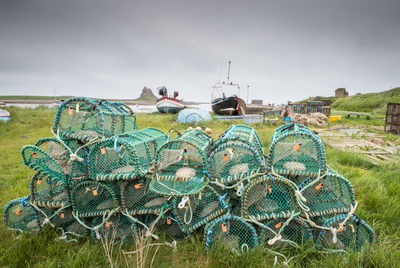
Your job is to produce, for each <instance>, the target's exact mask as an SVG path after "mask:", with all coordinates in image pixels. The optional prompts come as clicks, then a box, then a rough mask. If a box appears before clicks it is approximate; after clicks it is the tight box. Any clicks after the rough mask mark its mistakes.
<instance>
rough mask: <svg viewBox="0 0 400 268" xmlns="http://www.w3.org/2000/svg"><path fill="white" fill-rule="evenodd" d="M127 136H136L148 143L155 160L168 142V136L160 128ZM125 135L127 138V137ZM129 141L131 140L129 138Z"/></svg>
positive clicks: (139, 131) (149, 128)
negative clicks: (158, 151) (159, 150)
mask: <svg viewBox="0 0 400 268" xmlns="http://www.w3.org/2000/svg"><path fill="white" fill-rule="evenodd" d="M126 135H127V136H129V137H131V136H135V137H137V138H140V139H141V140H143V141H145V142H146V143H147V147H148V148H149V150H150V154H151V157H152V159H154V157H155V154H156V152H157V150H158V149H159V148H160V147H161V146H162V145H163V144H164V143H165V142H166V141H167V139H168V136H167V134H166V133H165V132H163V131H162V130H160V129H158V128H153V127H148V128H144V129H141V130H136V131H133V132H129V133H126ZM126 135H125V136H126ZM128 139H129V138H128Z"/></svg>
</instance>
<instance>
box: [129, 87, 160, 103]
mask: <svg viewBox="0 0 400 268" xmlns="http://www.w3.org/2000/svg"><path fill="white" fill-rule="evenodd" d="M134 100H135V101H156V100H157V97H156V96H155V95H154V94H153V91H152V90H151V89H150V88H147V87H144V88H143V89H142V93H141V94H140V97H139V98H137V99H134Z"/></svg>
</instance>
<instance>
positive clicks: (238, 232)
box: [204, 214, 258, 253]
mask: <svg viewBox="0 0 400 268" xmlns="http://www.w3.org/2000/svg"><path fill="white" fill-rule="evenodd" d="M204 240H205V244H206V250H208V249H210V248H211V247H212V246H213V244H219V245H221V246H223V247H225V248H227V249H230V250H232V251H234V252H237V253H239V252H247V251H248V250H250V249H252V248H255V247H257V245H258V237H257V231H256V229H255V228H254V227H253V226H252V225H251V224H250V223H248V222H246V221H244V220H243V219H242V218H240V217H237V216H232V215H229V214H228V215H223V216H221V217H219V218H217V219H214V220H213V221H211V222H210V223H209V224H207V225H206V227H205V228H204Z"/></svg>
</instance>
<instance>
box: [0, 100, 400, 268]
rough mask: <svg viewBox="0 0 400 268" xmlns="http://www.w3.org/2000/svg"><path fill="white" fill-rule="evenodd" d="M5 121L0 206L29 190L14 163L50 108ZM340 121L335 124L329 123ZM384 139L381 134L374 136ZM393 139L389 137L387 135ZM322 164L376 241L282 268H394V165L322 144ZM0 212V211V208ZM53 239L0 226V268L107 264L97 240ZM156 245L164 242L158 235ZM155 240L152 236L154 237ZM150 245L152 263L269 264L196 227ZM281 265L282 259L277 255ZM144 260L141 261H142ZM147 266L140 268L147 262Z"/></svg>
mask: <svg viewBox="0 0 400 268" xmlns="http://www.w3.org/2000/svg"><path fill="white" fill-rule="evenodd" d="M9 111H10V113H11V115H12V118H11V120H10V121H9V122H7V123H0V151H1V156H2V157H1V161H0V170H1V172H0V205H1V206H4V205H5V204H6V203H7V202H8V201H9V200H11V199H14V198H17V197H21V196H24V195H27V194H29V177H30V176H32V175H33V173H34V172H33V171H32V170H30V169H29V168H27V167H25V166H24V165H23V163H22V158H21V155H20V150H21V148H22V146H24V145H26V144H33V143H35V142H36V140H37V139H39V138H41V137H46V136H51V132H50V127H51V125H52V122H53V117H54V114H55V109H50V108H44V107H39V108H35V109H23V108H16V107H11V108H9ZM137 119H138V124H139V127H140V128H144V127H147V126H153V127H158V128H161V129H162V130H164V131H167V130H168V129H170V128H176V129H177V130H184V129H186V128H187V125H184V124H180V123H177V122H176V121H175V115H160V114H138V115H137ZM363 122H367V121H366V120H364V119H348V120H346V124H349V125H353V126H355V125H360V124H362V123H363ZM233 123H241V121H236V120H234V121H224V120H222V121H216V120H214V121H212V122H210V123H206V125H207V126H208V127H210V128H211V129H212V131H213V132H212V136H213V137H214V138H217V137H218V136H219V135H220V134H221V133H222V131H223V130H225V129H226V128H228V127H229V126H230V125H231V124H233ZM337 124H340V121H339V122H338V123H337ZM254 127H255V128H256V130H257V132H258V134H259V135H260V138H261V141H262V142H263V144H264V149H265V152H266V153H267V150H268V146H269V140H270V138H271V134H272V131H273V129H274V128H275V126H267V125H261V124H256V125H254ZM379 134H380V135H384V136H385V137H389V136H388V135H386V134H384V133H379ZM390 138H391V139H394V140H396V141H398V138H397V137H394V136H393V135H392V136H390ZM326 152H327V159H328V164H329V165H330V166H331V167H332V168H333V169H335V170H337V171H338V172H340V173H341V174H343V175H344V176H346V177H347V178H349V180H350V181H351V183H352V184H353V186H354V188H355V192H356V198H357V200H358V202H359V207H358V209H357V211H356V213H357V214H358V215H359V216H360V217H361V218H363V219H364V220H366V221H367V222H368V223H369V224H370V225H371V227H372V228H373V229H374V230H375V232H376V242H375V243H373V244H372V246H371V247H365V248H364V249H363V250H362V251H361V252H359V253H349V254H327V253H322V252H319V251H317V250H316V249H315V248H314V247H313V245H312V244H309V245H305V246H302V247H301V248H300V249H285V250H284V253H285V255H287V256H288V257H292V256H296V257H295V258H294V259H293V260H292V261H291V262H290V263H289V267H300V266H301V267H395V266H397V265H398V264H399V263H400V250H399V249H400V175H399V174H400V168H399V166H398V165H395V164H387V165H382V166H375V165H372V164H371V163H369V162H368V161H366V160H365V159H364V158H362V157H361V156H359V155H357V154H354V153H351V152H341V151H339V150H337V149H334V148H331V147H327V148H326ZM0 213H1V216H2V215H3V214H2V213H3V212H0ZM58 236H60V233H58V232H56V231H55V230H53V229H50V228H49V227H47V228H45V230H44V231H43V232H42V233H40V234H23V235H20V234H18V233H14V232H11V231H8V230H6V229H5V228H4V226H3V225H0V266H6V267H106V266H109V261H108V259H107V257H106V255H105V253H104V251H103V247H102V245H101V244H99V243H94V242H92V241H91V239H90V237H87V238H80V239H78V242H65V241H55V240H54V239H55V238H57V237H58ZM160 241H161V242H163V241H171V238H169V237H161V239H160ZM156 242H159V241H156ZM122 250H126V251H132V250H135V245H130V246H128V247H127V248H123V249H120V248H119V247H116V249H115V250H114V253H113V262H114V264H115V266H116V267H125V266H129V267H135V266H136V265H137V259H136V256H134V255H133V256H131V257H127V258H126V260H125V259H124V258H122V257H121V254H122ZM156 250H157V247H151V249H150V252H149V256H153V254H154V253H156V255H155V259H154V263H153V266H154V267H169V268H170V267H271V266H272V265H273V263H274V255H273V254H271V253H270V252H269V251H268V249H266V248H265V247H260V248H258V249H256V250H253V251H251V252H250V253H248V254H244V255H241V256H236V255H234V254H233V253H231V252H227V251H226V250H224V249H223V248H219V247H217V248H213V249H212V250H211V251H210V252H208V253H207V252H205V250H204V244H203V241H202V233H201V232H198V233H196V234H194V235H192V236H191V237H189V238H188V239H186V240H184V241H178V245H177V249H176V250H175V251H173V250H171V249H170V248H168V247H166V246H161V247H159V250H158V251H157V252H156ZM278 260H279V264H280V265H282V263H283V258H281V257H279V258H278ZM149 263H150V261H149V262H148V264H149ZM148 264H147V265H148Z"/></svg>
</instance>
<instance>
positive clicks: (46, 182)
mask: <svg viewBox="0 0 400 268" xmlns="http://www.w3.org/2000/svg"><path fill="white" fill-rule="evenodd" d="M30 189H31V203H32V204H34V205H36V206H38V207H49V208H61V207H64V206H67V205H68V204H70V199H69V194H68V189H67V187H66V185H65V182H64V181H62V180H57V179H54V178H52V177H51V176H50V175H42V174H41V173H39V172H36V174H35V175H33V177H32V179H31V181H30Z"/></svg>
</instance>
